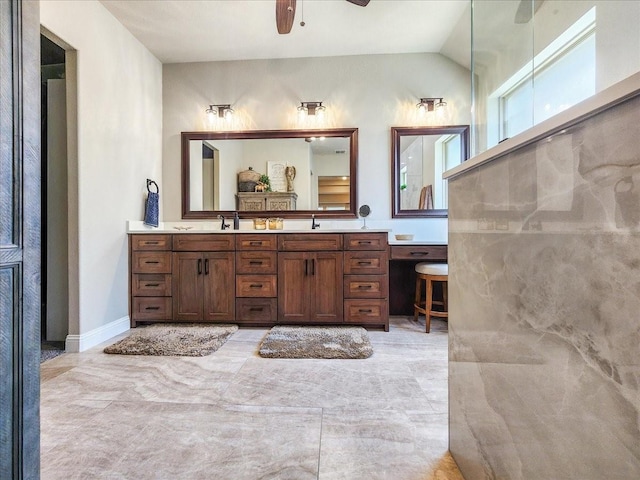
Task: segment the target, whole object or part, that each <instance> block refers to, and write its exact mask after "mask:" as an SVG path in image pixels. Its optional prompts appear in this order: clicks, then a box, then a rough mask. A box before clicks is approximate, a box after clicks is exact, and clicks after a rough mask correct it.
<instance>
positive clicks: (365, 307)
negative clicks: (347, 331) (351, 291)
mask: <svg viewBox="0 0 640 480" xmlns="http://www.w3.org/2000/svg"><path fill="white" fill-rule="evenodd" d="M388 318H389V304H388V303H387V300H386V299H384V298H378V299H371V300H365V299H349V300H345V301H344V320H345V322H347V323H349V322H353V323H376V324H378V323H386V322H387V320H388Z"/></svg>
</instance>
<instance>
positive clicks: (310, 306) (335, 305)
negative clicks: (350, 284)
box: [278, 251, 344, 324]
mask: <svg viewBox="0 0 640 480" xmlns="http://www.w3.org/2000/svg"><path fill="white" fill-rule="evenodd" d="M342 262H343V259H342V252H326V251H321V252H315V251H307V252H280V253H278V276H279V277H280V288H279V291H278V321H279V323H296V324H304V323H342V321H343V319H344V317H343V313H342V312H343V295H342V288H343V286H342V267H343V265H342Z"/></svg>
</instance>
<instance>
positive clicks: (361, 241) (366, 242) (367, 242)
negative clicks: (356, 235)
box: [358, 240, 371, 245]
mask: <svg viewBox="0 0 640 480" xmlns="http://www.w3.org/2000/svg"><path fill="white" fill-rule="evenodd" d="M358 245H371V240H366V241H365V240H360V241H359V242H358Z"/></svg>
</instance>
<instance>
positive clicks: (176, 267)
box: [129, 232, 389, 330]
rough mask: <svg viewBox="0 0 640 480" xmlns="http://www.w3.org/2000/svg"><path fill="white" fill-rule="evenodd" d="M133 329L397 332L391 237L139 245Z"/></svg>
mask: <svg viewBox="0 0 640 480" xmlns="http://www.w3.org/2000/svg"><path fill="white" fill-rule="evenodd" d="M129 241H130V272H131V275H130V293H131V296H130V314H131V325H132V326H133V327H135V326H136V324H137V323H139V322H158V321H177V322H233V323H237V324H239V325H255V326H269V325H276V324H279V323H280V324H333V325H343V324H349V325H364V326H367V327H374V328H384V329H385V330H388V328H389V307H388V303H389V271H388V268H389V267H388V264H389V250H388V249H389V247H388V243H387V234H386V233H368V232H367V233H364V232H363V233H360V232H358V233H316V232H314V233H210V234H191V233H189V234H187V233H179V234H173V235H172V234H162V235H153V234H133V235H130V240H129Z"/></svg>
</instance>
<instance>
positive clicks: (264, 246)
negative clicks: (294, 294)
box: [235, 233, 278, 325]
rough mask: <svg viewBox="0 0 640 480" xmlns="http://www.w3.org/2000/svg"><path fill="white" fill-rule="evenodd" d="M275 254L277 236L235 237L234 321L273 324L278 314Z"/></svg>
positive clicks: (242, 323) (251, 235) (250, 323)
mask: <svg viewBox="0 0 640 480" xmlns="http://www.w3.org/2000/svg"><path fill="white" fill-rule="evenodd" d="M277 273H278V252H277V243H276V235H275V234H270V233H265V234H251V233H246V234H242V235H236V277H235V282H236V322H237V323H238V324H239V325H252V324H261V323H264V322H270V321H273V319H275V318H276V317H277V315H278V302H277V295H278V276H277Z"/></svg>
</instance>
